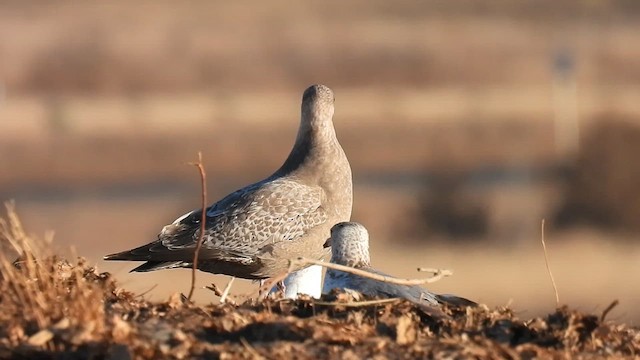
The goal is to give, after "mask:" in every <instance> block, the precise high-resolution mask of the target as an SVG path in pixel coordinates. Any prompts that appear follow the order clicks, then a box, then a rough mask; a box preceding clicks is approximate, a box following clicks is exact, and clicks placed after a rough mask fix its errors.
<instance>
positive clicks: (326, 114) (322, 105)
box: [302, 85, 335, 123]
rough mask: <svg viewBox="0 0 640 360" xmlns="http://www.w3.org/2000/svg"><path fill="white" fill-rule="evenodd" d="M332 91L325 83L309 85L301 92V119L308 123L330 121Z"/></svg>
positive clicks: (331, 115) (332, 99)
mask: <svg viewBox="0 0 640 360" xmlns="http://www.w3.org/2000/svg"><path fill="white" fill-rule="evenodd" d="M334 100H335V98H334V96H333V91H332V90H331V89H329V87H328V86H325V85H311V86H309V87H308V88H307V90H305V91H304V93H303V94H302V119H303V120H305V119H306V120H307V121H309V122H310V123H314V122H317V121H319V122H321V123H322V122H326V121H331V119H332V118H333V111H334V109H333V102H334Z"/></svg>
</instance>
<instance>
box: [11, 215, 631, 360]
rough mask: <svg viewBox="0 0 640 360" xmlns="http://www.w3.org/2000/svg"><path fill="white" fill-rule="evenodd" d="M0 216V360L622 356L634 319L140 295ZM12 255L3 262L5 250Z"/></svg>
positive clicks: (334, 300)
mask: <svg viewBox="0 0 640 360" xmlns="http://www.w3.org/2000/svg"><path fill="white" fill-rule="evenodd" d="M8 210H9V211H8V217H7V219H6V220H2V222H0V241H1V244H2V246H3V248H4V251H3V252H2V253H0V265H1V267H0V275H1V276H0V294H1V295H0V306H1V307H2V309H3V311H2V312H0V357H2V358H34V357H37V358H51V357H54V358H66V359H69V358H78V359H84V358H107V359H127V358H138V359H154V358H159V357H161V358H178V359H180V358H212V357H214V358H222V359H256V358H276V357H286V358H298V359H319V358H336V357H338V356H339V357H340V358H343V359H355V358H365V357H366V358H418V357H420V358H424V357H433V358H451V357H453V358H478V359H485V358H486V359H489V358H535V357H545V358H546V357H552V356H553V357H558V358H575V357H591V356H596V357H599V356H616V357H633V356H635V355H637V354H639V353H640V331H639V330H638V329H637V328H633V327H629V326H626V325H622V324H616V323H614V322H611V321H607V320H606V315H607V313H608V311H609V310H610V308H607V309H605V310H604V311H603V313H602V314H601V315H598V316H596V315H591V314H584V313H580V312H577V311H573V310H570V309H568V308H560V309H558V310H556V311H554V312H553V313H551V314H549V315H547V316H545V317H537V318H532V319H525V320H523V319H519V318H518V317H517V316H516V315H515V314H514V313H513V311H511V310H509V309H507V308H498V309H493V310H491V309H489V308H487V307H486V306H479V307H477V308H466V309H461V308H446V309H445V312H446V314H447V317H445V318H440V317H438V318H436V317H433V316H432V315H431V314H432V312H430V311H428V309H426V308H421V307H419V306H415V305H413V304H410V303H408V302H406V301H401V300H380V301H377V300H374V301H363V299H359V298H354V296H353V294H346V293H336V294H331V295H328V296H325V297H323V298H322V299H321V300H314V299H309V298H302V299H299V300H295V301H294V300H285V299H267V300H266V301H264V302H255V301H252V300H249V301H247V302H245V303H243V304H240V305H230V304H223V305H209V306H204V307H202V306H197V305H194V304H192V303H189V302H188V301H187V300H186V298H184V296H181V295H179V294H176V295H175V296H172V297H171V298H170V299H169V300H168V301H164V302H149V301H146V300H144V299H143V298H141V297H139V296H136V295H135V294H132V293H130V292H127V291H126V290H123V289H122V288H120V287H119V286H118V285H117V283H116V281H115V280H114V278H113V277H112V276H111V275H110V274H108V273H99V272H97V271H96V269H95V268H94V267H91V266H89V265H88V264H86V262H85V261H83V260H78V261H77V262H76V263H75V264H72V263H69V262H68V261H66V260H63V259H60V258H58V257H56V256H55V255H53V254H51V253H50V244H48V243H47V242H43V241H37V240H34V239H33V238H32V237H29V236H27V235H26V234H25V231H24V229H23V228H22V226H21V224H20V222H19V219H18V218H17V216H16V215H15V213H14V212H13V208H12V207H11V206H8ZM16 253H17V254H18V255H19V257H18V260H16V261H13V260H12V258H11V257H12V256H13V254H16Z"/></svg>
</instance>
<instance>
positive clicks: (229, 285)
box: [220, 276, 236, 304]
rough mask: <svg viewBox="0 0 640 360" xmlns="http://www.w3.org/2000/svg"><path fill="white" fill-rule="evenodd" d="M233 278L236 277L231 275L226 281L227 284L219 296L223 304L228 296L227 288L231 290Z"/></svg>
mask: <svg viewBox="0 0 640 360" xmlns="http://www.w3.org/2000/svg"><path fill="white" fill-rule="evenodd" d="M235 279H236V278H235V277H234V276H232V277H231V279H230V280H229V282H228V283H227V286H225V287H224V291H222V296H220V303H222V304H224V303H225V302H227V297H228V296H229V290H231V285H232V284H233V280H235ZM232 301H233V300H232Z"/></svg>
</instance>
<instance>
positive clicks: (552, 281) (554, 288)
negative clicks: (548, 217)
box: [540, 219, 560, 308]
mask: <svg viewBox="0 0 640 360" xmlns="http://www.w3.org/2000/svg"><path fill="white" fill-rule="evenodd" d="M541 230H542V234H541V237H540V240H541V241H542V251H544V262H545V264H546V265H547V272H548V273H549V277H550V278H551V285H553V292H554V293H555V294H556V308H559V307H560V295H558V287H557V286H556V281H555V280H554V278H553V273H552V272H551V267H550V266H549V257H548V256H547V244H546V243H545V242H544V219H542V226H541Z"/></svg>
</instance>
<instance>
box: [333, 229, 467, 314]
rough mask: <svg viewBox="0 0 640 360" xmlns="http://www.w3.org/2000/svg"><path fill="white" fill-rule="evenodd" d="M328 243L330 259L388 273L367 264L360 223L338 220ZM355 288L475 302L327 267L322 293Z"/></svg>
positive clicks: (420, 299) (427, 300)
mask: <svg viewBox="0 0 640 360" xmlns="http://www.w3.org/2000/svg"><path fill="white" fill-rule="evenodd" d="M329 246H330V247H331V262H332V263H334V264H338V265H345V266H349V267H352V268H356V269H360V270H365V271H368V272H371V273H373V274H377V275H383V276H389V275H387V274H385V273H383V272H381V271H378V270H376V269H374V268H372V267H371V258H370V256H369V232H368V231H367V229H366V228H365V227H364V226H363V225H362V224H360V223H357V222H341V223H338V224H336V225H334V226H333V227H332V228H331V237H330V238H329V239H328V240H327V241H326V242H325V247H329ZM336 288H337V289H343V290H344V289H347V290H355V291H357V292H360V293H362V294H365V295H369V296H380V297H384V298H403V299H407V300H409V301H411V302H414V303H418V304H422V305H439V304H442V303H448V304H452V305H457V306H473V305H476V303H474V302H473V301H471V300H467V299H464V298H461V297H458V296H455V295H448V294H446V295H438V294H434V293H432V292H430V291H428V290H426V289H424V288H422V287H421V286H417V285H413V286H411V285H398V284H391V283H387V282H383V281H379V280H374V279H370V278H366V277H362V276H359V275H355V274H351V273H347V272H343V271H340V270H334V269H327V272H326V274H325V277H324V285H323V287H322V292H323V293H325V294H326V293H329V292H331V290H333V289H336Z"/></svg>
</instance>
